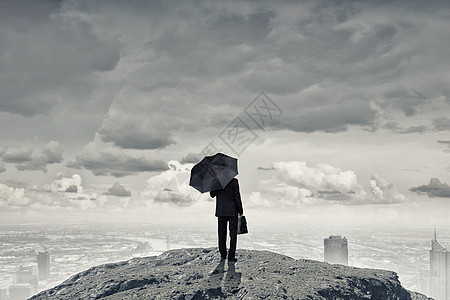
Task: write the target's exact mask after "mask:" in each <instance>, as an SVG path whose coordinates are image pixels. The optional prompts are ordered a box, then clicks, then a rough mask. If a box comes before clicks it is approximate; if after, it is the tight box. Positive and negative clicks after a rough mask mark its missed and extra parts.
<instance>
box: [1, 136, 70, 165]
mask: <svg viewBox="0 0 450 300" xmlns="http://www.w3.org/2000/svg"><path fill="white" fill-rule="evenodd" d="M0 157H1V159H2V161H3V162H5V163H13V164H15V165H16V168H17V170H20V171H34V170H40V171H44V172H47V165H48V164H55V163H61V162H62V161H63V150H62V148H61V146H60V145H59V143H58V142H55V141H51V142H49V143H48V144H47V145H45V147H44V148H42V149H39V148H34V149H30V148H22V149H8V150H7V151H5V152H4V153H3V155H1V156H0Z"/></svg>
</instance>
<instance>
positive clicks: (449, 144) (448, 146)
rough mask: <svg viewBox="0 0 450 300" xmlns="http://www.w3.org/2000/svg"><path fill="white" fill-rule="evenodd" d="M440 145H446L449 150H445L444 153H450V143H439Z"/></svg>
mask: <svg viewBox="0 0 450 300" xmlns="http://www.w3.org/2000/svg"><path fill="white" fill-rule="evenodd" d="M437 142H438V143H439V144H443V145H445V146H446V147H447V148H446V149H444V152H449V153H450V141H437Z"/></svg>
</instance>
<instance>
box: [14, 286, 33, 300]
mask: <svg viewBox="0 0 450 300" xmlns="http://www.w3.org/2000/svg"><path fill="white" fill-rule="evenodd" d="M31 295H33V287H32V286H31V284H29V283H20V284H12V285H10V286H9V298H8V300H26V299H28V298H30V297H31Z"/></svg>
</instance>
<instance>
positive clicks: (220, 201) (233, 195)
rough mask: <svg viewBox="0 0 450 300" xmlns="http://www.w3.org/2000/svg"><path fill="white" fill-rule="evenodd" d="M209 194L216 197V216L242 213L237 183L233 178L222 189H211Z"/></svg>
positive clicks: (232, 215)
mask: <svg viewBox="0 0 450 300" xmlns="http://www.w3.org/2000/svg"><path fill="white" fill-rule="evenodd" d="M209 195H210V196H211V197H212V198H214V197H216V217H234V216H237V214H238V213H240V214H243V213H244V211H243V209H242V201H241V194H240V193H239V183H238V180H237V179H236V178H233V179H232V180H231V181H230V182H229V183H228V184H227V185H226V186H225V188H223V189H222V190H217V191H211V192H210V193H209Z"/></svg>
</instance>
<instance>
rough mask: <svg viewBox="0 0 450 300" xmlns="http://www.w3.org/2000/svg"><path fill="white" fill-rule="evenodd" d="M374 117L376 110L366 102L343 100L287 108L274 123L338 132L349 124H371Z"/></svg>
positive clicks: (285, 126)
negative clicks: (305, 108)
mask: <svg viewBox="0 0 450 300" xmlns="http://www.w3.org/2000/svg"><path fill="white" fill-rule="evenodd" d="M375 117H376V111H375V110H374V109H372V108H371V107H370V106H369V104H368V103H365V102H362V101H345V102H341V103H335V104H333V105H329V106H325V107H323V108H319V109H315V110H303V111H302V109H301V108H298V109H296V110H294V109H288V110H286V112H285V114H284V115H283V117H282V118H281V119H280V121H276V124H277V125H278V126H279V127H284V128H287V129H290V130H293V131H300V132H314V131H325V132H340V131H346V130H347V128H348V126H349V125H359V126H371V125H372V123H373V122H374V121H375Z"/></svg>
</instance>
